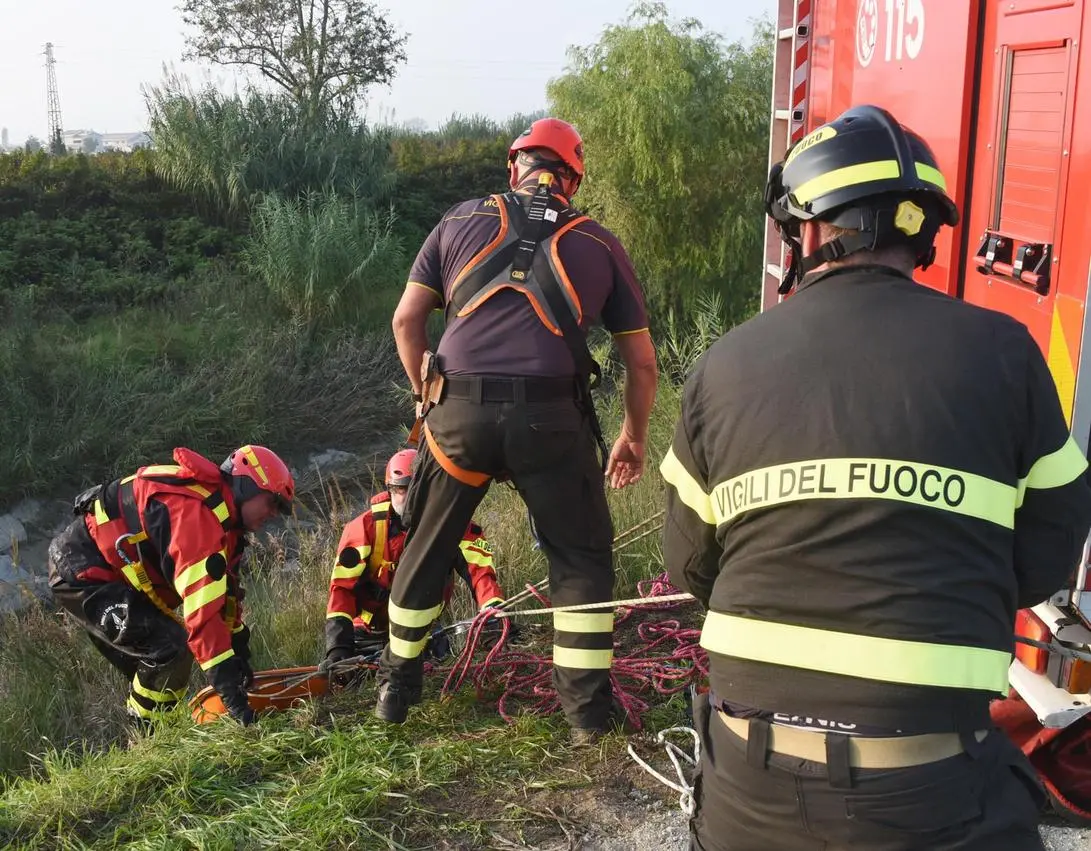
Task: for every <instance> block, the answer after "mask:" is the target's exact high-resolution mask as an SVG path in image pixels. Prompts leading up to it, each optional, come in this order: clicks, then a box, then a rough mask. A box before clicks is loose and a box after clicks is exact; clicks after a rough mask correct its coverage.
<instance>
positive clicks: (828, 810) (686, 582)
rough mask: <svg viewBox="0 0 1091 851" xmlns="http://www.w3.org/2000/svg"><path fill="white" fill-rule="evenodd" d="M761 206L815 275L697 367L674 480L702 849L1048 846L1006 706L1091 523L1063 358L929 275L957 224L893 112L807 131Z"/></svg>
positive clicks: (695, 830)
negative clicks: (692, 641)
mask: <svg viewBox="0 0 1091 851" xmlns="http://www.w3.org/2000/svg"><path fill="white" fill-rule="evenodd" d="M766 204H767V208H768V212H769V214H770V215H771V216H773V218H774V219H775V221H776V222H777V223H778V227H779V229H780V232H781V236H782V238H783V239H785V241H787V242H789V244H790V245H791V246H792V247H793V249H794V251H793V257H794V258H796V261H795V265H796V266H797V271H799V272H800V273H802V278H801V279H800V280H799V282H798V286H797V287H796V291H795V293H794V294H793V295H792V296H791V297H790V298H788V299H787V300H785V301H784V302H783V303H782V304H779V305H777V306H776V307H774V308H773V309H771V310H768V311H766V312H765V313H762V314H760V315H759V316H756V317H754V318H753V319H751V320H750V321H748V322H746V323H743V324H742V325H740V326H738V327H737V328H735V329H733V330H732V331H731V332H730V333H728V334H726V335H725V336H724V337H723V338H721V339H720V340H718V341H717V342H716V343H715V344H714V345H713V346H712V348H711V349H710V350H709V351H708V352H707V353H706V354H705V355H704V356H703V358H702V359H701V360H700V361H699V362H698V364H697V365H696V366H695V368H694V370H693V372H692V374H691V375H690V376H689V378H688V380H687V383H686V387H685V393H684V397H683V402H682V414H681V417H680V420H679V422H678V424H677V428H676V430H675V435H674V440H673V443H672V447H671V449H670V451H669V453H668V454H667V456H666V457H665V459H664V460H663V462H662V465H661V470H662V473H663V476H664V478H665V479H666V481H667V483H668V497H667V498H668V519H667V523H666V526H665V531H664V546H663V551H664V553H665V557H666V560H667V567H668V570H669V572H670V575H671V577H672V579H673V580H674V581H675V582H676V583H677V584H678V585H679V586H680V587H682V588H684V589H686V590H688V591H690V592H691V593H693V594H694V596H695V597H697V599H698V600H699V601H700V602H701V603H702V604H703V605H704V606H705V608H706V609H707V615H706V618H705V622H704V626H703V630H702V634H701V644H702V646H703V647H704V648H705V649H706V650H708V651H709V659H710V668H711V675H710V680H711V691H710V693H709V695H708V696H707V698H706V699H700V700H698V701H697V703H696V704H695V711H694V720H695V726H696V727H697V729H698V731H699V733H700V735H701V739H702V744H703V748H702V759H701V765H700V768H699V771H698V776H697V779H696V782H695V795H696V803H697V809H696V813H695V815H694V817H693V819H692V820H691V825H690V829H691V841H692V845H691V847H692V848H696V849H704V851H710V849H732V851H740V850H741V849H747V851H749V849H755V851H756V850H757V849H771V848H775V849H781V851H795V849H799V851H804V849H806V851H811V849H814V850H815V851H818V849H828V851H832V849H850V848H852V849H855V848H866V849H871V851H885V849H930V851H937V849H981V851H986V849H988V851H997V849H1040V848H1041V847H1042V844H1041V839H1040V838H1039V835H1038V830H1037V822H1038V813H1039V806H1040V804H1041V801H1042V799H1041V797H1040V788H1039V786H1038V782H1037V778H1036V776H1035V775H1034V772H1033V769H1032V768H1031V767H1030V765H1029V763H1028V761H1027V760H1026V759H1025V757H1024V756H1023V755H1022V753H1021V752H1020V751H1018V750H1017V749H1016V748H1015V746H1014V745H1013V744H1012V743H1011V742H1010V741H1009V740H1008V739H1007V738H1006V737H1005V736H1004V735H1003V734H1002V733H1000V732H999V731H997V730H996V729H995V728H993V726H992V724H991V722H990V718H989V703H990V700H991V699H993V698H996V697H1000V696H1002V695H1005V694H1007V691H1008V677H1007V671H1008V666H1009V662H1010V659H1011V655H1012V647H1013V637H1012V636H1013V628H1014V619H1015V613H1016V610H1017V608H1020V607H1026V606H1030V605H1034V604H1037V603H1039V602H1041V601H1042V600H1044V599H1046V598H1047V597H1048V596H1049V595H1050V594H1052V593H1053V592H1055V591H1057V590H1058V589H1059V588H1061V587H1062V586H1063V585H1064V584H1065V581H1066V579H1067V577H1068V576H1069V575H1070V573H1071V571H1072V570H1073V568H1074V566H1075V565H1076V564H1077V563H1078V560H1079V556H1080V551H1081V546H1082V544H1083V542H1084V539H1085V537H1086V535H1087V533H1088V528H1089V526H1091V489H1089V486H1088V483H1087V480H1086V474H1085V470H1086V469H1087V462H1086V459H1085V458H1084V455H1083V453H1082V452H1081V451H1080V449H1079V448H1078V447H1077V446H1076V444H1075V443H1074V442H1073V441H1072V439H1071V437H1070V435H1069V432H1068V428H1067V426H1066V424H1065V418H1064V416H1063V414H1062V411H1061V406H1060V403H1059V400H1058V394H1057V391H1056V388H1055V386H1054V383H1053V381H1052V379H1051V377H1050V373H1049V371H1048V369H1047V367H1046V363H1045V361H1044V359H1043V357H1042V355H1041V353H1040V351H1039V349H1038V347H1037V345H1036V344H1035V342H1034V340H1033V339H1032V337H1031V336H1030V334H1029V333H1028V331H1027V329H1026V328H1025V327H1024V326H1023V325H1022V324H1020V323H1019V322H1017V321H1015V320H1014V319H1012V318H1010V317H1008V316H1005V315H1003V314H1000V313H997V312H992V311H989V310H985V309H981V308H978V307H975V306H972V305H970V304H967V303H965V302H962V301H959V300H956V299H952V298H949V297H948V296H946V295H944V294H941V293H939V292H936V291H934V290H931V289H929V288H926V287H924V286H920V285H918V284H916V283H914V281H913V280H912V277H911V275H912V272H913V270H914V268H916V267H917V266H920V267H922V268H923V267H926V266H927V265H928V264H929V263H930V262H931V261H932V260H933V258H934V256H935V255H934V248H933V241H934V239H935V236H936V233H937V231H938V229H939V228H940V227H941V226H942V225H944V224H946V225H951V226H953V225H955V224H956V223H957V221H958V212H957V210H956V208H955V206H954V204H953V203H952V201H951V200H950V199H949V198H948V196H947V194H946V191H945V187H944V181H943V176H942V175H941V174H940V172H939V170H938V168H937V166H936V161H935V159H934V157H933V155H932V152H931V150H930V149H929V148H928V146H927V144H926V143H925V142H924V141H923V140H922V139H921V138H919V137H918V136H916V135H915V134H914V133H912V132H911V131H908V130H907V129H905V128H902V127H900V125H899V124H898V123H897V122H896V121H895V120H894V119H893V118H892V117H891V115H890V114H889V113H887V112H885V111H883V110H880V109H878V108H875V107H869V106H861V107H857V108H854V109H851V110H849V111H847V112H846V113H844V114H843V115H841V116H840V117H838V118H837V119H836V120H834V121H833V122H832V123H830V124H828V125H826V126H824V127H822V128H820V129H818V130H816V131H815V132H814V133H812V134H810V135H809V136H807V137H806V138H804V139H803V140H802V141H800V142H799V143H798V144H797V145H796V146H795V147H794V148H793V149H792V150H791V151H790V152H789V153H788V155H787V157H786V159H785V160H784V162H783V163H782V164H778V165H777V166H775V167H774V169H773V170H772V173H771V175H770V180H769V184H768V188H767V193H766ZM792 277H793V276H789V277H787V278H786V279H785V283H786V284H790V283H791V282H792ZM782 289H784V287H782Z"/></svg>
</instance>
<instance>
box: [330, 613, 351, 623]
mask: <svg viewBox="0 0 1091 851" xmlns="http://www.w3.org/2000/svg"><path fill="white" fill-rule="evenodd" d="M330 618H344V619H345V620H347V621H350V620H352V615H350V614H349V613H348V612H326V620H329V619H330Z"/></svg>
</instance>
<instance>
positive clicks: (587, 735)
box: [568, 697, 637, 747]
mask: <svg viewBox="0 0 1091 851" xmlns="http://www.w3.org/2000/svg"><path fill="white" fill-rule="evenodd" d="M635 732H637V728H636V726H634V725H633V723H632V722H631V721H630V720H629V716H628V715H627V714H626V713H625V709H624V707H622V705H621V703H620V702H619V701H618V699H617V698H616V697H615V698H614V701H613V703H612V704H611V705H610V714H609V715H608V716H607V718H606V723H605V724H603V725H602V726H601V727H572V728H571V730H569V734H568V735H569V739H570V740H571V742H572V744H573V745H575V746H576V747H588V746H591V745H596V744H598V742H599V740H600V739H601V738H602V737H603V736H605V735H606V734H607V733H621V734H623V735H625V736H630V735H632V734H633V733H635Z"/></svg>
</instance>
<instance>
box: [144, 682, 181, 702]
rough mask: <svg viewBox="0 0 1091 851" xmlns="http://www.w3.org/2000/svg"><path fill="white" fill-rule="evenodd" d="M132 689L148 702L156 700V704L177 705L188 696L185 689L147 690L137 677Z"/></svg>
mask: <svg viewBox="0 0 1091 851" xmlns="http://www.w3.org/2000/svg"><path fill="white" fill-rule="evenodd" d="M132 688H133V691H135V692H136V693H137V694H139V695H143V696H144V697H146V698H148V700H154V701H155V702H156V703H177V702H178V701H179V700H181V699H182V698H183V697H185V696H186V690H185V688H180V689H167V690H166V691H155V690H154V689H150V688H145V687H144V686H143V685H142V684H141V682H140V680H139V679H137V678H136V677H133V681H132Z"/></svg>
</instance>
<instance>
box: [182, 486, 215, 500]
mask: <svg viewBox="0 0 1091 851" xmlns="http://www.w3.org/2000/svg"><path fill="white" fill-rule="evenodd" d="M186 487H187V488H188V489H189V490H191V491H193V492H194V493H195V494H198V495H200V496H203V497H205V498H206V499H207V498H208V497H210V496H212V491H210V490H209V489H208V488H206V487H205V486H204V485H186Z"/></svg>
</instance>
